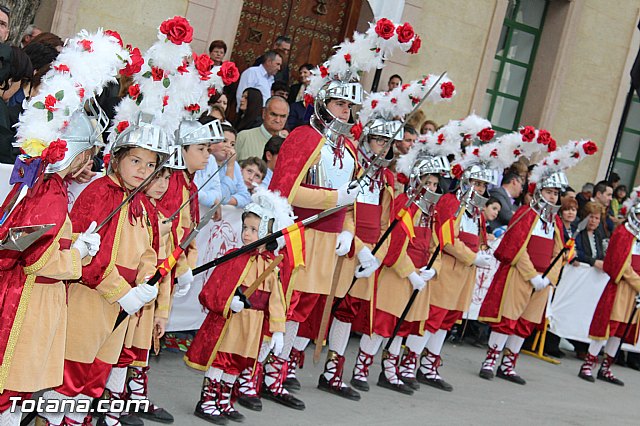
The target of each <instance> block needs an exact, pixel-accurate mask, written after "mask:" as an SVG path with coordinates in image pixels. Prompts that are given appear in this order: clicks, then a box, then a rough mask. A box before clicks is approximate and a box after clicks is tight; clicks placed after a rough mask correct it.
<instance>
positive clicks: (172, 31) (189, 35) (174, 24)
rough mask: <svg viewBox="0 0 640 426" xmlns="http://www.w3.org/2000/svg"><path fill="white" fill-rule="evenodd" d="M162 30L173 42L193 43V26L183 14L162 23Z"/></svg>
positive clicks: (179, 43)
mask: <svg viewBox="0 0 640 426" xmlns="http://www.w3.org/2000/svg"><path fill="white" fill-rule="evenodd" d="M160 32H161V33H162V34H164V35H166V36H167V39H169V41H170V42H171V43H173V44H177V45H181V44H182V43H191V40H193V27H191V24H189V21H187V20H186V19H185V18H183V17H182V16H174V17H173V18H171V19H167V20H166V21H164V22H163V23H162V24H161V25H160Z"/></svg>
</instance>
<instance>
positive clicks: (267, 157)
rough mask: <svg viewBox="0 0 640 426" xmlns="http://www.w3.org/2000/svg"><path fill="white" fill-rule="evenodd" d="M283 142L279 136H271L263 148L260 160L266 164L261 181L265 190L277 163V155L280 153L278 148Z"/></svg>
mask: <svg viewBox="0 0 640 426" xmlns="http://www.w3.org/2000/svg"><path fill="white" fill-rule="evenodd" d="M282 142H284V138H283V137H280V136H272V137H271V139H269V140H268V141H267V144H266V145H265V146H264V153H263V154H262V159H263V160H264V162H265V163H267V174H266V175H265V176H264V179H262V185H263V186H264V187H265V188H268V187H269V183H271V177H272V176H273V169H275V167H276V161H278V154H279V153H280V147H281V146H282Z"/></svg>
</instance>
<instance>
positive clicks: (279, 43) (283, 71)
mask: <svg viewBox="0 0 640 426" xmlns="http://www.w3.org/2000/svg"><path fill="white" fill-rule="evenodd" d="M272 49H273V50H275V51H276V52H278V53H279V54H280V56H282V67H281V68H280V71H278V72H277V73H276V74H275V79H276V80H280V81H284V82H285V83H287V84H289V53H291V37H288V36H285V35H281V36H278V37H277V38H276V40H275V41H274V42H273V46H272ZM264 59H265V55H262V56H260V57H259V58H258V59H256V61H255V62H254V63H253V66H254V67H255V66H257V65H260V64H262V63H263V62H264ZM265 99H266V98H265Z"/></svg>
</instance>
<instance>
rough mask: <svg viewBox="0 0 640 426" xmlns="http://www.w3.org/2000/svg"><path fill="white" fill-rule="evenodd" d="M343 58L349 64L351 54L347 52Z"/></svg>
mask: <svg viewBox="0 0 640 426" xmlns="http://www.w3.org/2000/svg"><path fill="white" fill-rule="evenodd" d="M344 60H345V61H346V62H347V63H348V64H349V65H351V54H349V53H347V54H345V55H344Z"/></svg>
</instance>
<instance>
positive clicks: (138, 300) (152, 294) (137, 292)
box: [118, 284, 158, 315]
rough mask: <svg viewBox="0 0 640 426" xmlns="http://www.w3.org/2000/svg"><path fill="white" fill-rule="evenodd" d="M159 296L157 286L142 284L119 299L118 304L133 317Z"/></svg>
mask: <svg viewBox="0 0 640 426" xmlns="http://www.w3.org/2000/svg"><path fill="white" fill-rule="evenodd" d="M157 295H158V287H157V286H154V285H149V284H140V285H138V286H136V287H134V288H132V289H131V290H129V292H128V293H127V294H125V295H124V296H122V297H121V298H120V299H118V303H119V304H120V306H122V309H124V310H125V311H126V312H127V313H128V314H129V315H133V314H135V313H136V312H138V311H139V310H140V308H142V307H143V306H144V305H146V304H147V303H149V302H151V301H152V300H153V299H155V298H156V296H157Z"/></svg>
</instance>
